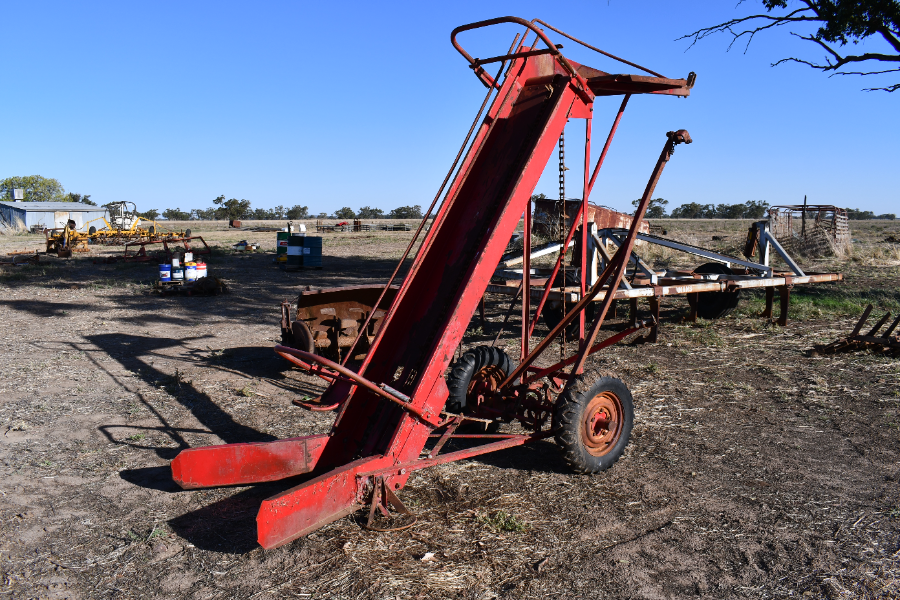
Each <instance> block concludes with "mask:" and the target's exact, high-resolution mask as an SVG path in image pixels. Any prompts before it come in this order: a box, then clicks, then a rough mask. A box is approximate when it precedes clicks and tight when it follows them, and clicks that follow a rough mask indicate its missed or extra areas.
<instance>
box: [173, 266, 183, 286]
mask: <svg viewBox="0 0 900 600" xmlns="http://www.w3.org/2000/svg"><path fill="white" fill-rule="evenodd" d="M172 281H181V282H184V269H182V268H181V267H172Z"/></svg>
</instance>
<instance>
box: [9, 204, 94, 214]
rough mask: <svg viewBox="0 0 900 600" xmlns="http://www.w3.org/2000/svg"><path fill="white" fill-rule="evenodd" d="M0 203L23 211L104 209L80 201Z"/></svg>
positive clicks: (88, 210)
mask: <svg viewBox="0 0 900 600" xmlns="http://www.w3.org/2000/svg"><path fill="white" fill-rule="evenodd" d="M0 204H3V205H4V206H10V207H12V208H18V209H19V210H24V211H32V210H35V211H51V210H53V211H57V210H67V211H69V212H94V211H99V212H103V211H105V210H106V209H105V208H104V207H102V206H91V205H90V204H84V203H82V202H0Z"/></svg>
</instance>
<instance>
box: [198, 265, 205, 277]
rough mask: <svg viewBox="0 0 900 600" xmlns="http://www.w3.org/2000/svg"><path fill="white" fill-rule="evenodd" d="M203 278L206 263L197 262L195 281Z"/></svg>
mask: <svg viewBox="0 0 900 600" xmlns="http://www.w3.org/2000/svg"><path fill="white" fill-rule="evenodd" d="M204 277H206V263H202V262H198V263H197V279H203V278H204Z"/></svg>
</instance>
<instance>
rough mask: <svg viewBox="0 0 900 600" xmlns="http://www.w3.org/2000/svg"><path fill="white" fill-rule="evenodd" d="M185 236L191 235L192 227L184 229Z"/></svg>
mask: <svg viewBox="0 0 900 600" xmlns="http://www.w3.org/2000/svg"><path fill="white" fill-rule="evenodd" d="M184 237H191V230H190V229H185V230H184Z"/></svg>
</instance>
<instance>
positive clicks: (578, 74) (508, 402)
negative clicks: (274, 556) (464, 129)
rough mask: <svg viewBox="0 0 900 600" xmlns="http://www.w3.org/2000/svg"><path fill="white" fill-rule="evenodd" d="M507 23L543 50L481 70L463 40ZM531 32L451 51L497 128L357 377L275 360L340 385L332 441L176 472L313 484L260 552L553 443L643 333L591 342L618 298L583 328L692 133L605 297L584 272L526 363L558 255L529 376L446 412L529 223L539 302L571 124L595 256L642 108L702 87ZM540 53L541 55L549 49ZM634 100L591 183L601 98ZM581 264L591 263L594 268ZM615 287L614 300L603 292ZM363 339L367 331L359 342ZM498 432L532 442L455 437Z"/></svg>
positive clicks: (274, 445)
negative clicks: (630, 123)
mask: <svg viewBox="0 0 900 600" xmlns="http://www.w3.org/2000/svg"><path fill="white" fill-rule="evenodd" d="M499 23H514V24H519V25H522V26H524V27H526V28H527V29H526V32H525V33H526V37H527V35H528V33H529V31H530V32H532V33H534V34H536V38H535V40H534V42H533V43H532V44H531V45H528V44H527V43H526V42H525V37H523V38H522V43H520V44H519V45H518V46H516V45H515V44H516V42H515V41H514V43H513V46H512V47H511V48H510V52H509V53H507V54H506V55H503V56H497V57H493V58H488V59H474V58H472V57H471V56H469V55H468V53H466V51H465V50H464V49H463V48H462V46H460V45H459V43H458V42H457V40H456V36H457V34H459V33H461V32H463V31H467V30H471V29H477V28H481V27H486V26H489V25H494V24H499ZM535 23H538V21H535V22H529V21H526V20H524V19H519V18H515V17H501V18H498V19H491V20H489V21H482V22H478V23H472V24H470V25H464V26H461V27H458V28H457V29H455V30H454V31H453V33H452V34H451V42H452V43H453V45H454V47H455V48H456V49H457V50H458V51H459V52H460V53H461V54H462V55H463V56H464V57H465V58H466V59H467V60H468V61H469V64H470V66H471V68H473V70H474V72H475V74H476V75H477V76H478V77H479V79H481V81H482V82H483V83H484V84H485V85H486V86H488V87H489V89H490V90H491V91H494V90H496V96H495V97H494V100H493V103H492V104H491V105H490V108H489V110H488V112H487V115H486V117H485V118H484V120H483V121H481V122H480V124H478V126H477V131H476V133H475V136H474V139H473V141H472V143H471V145H470V146H469V149H468V152H467V153H466V155H465V158H464V160H463V162H462V164H461V166H460V167H459V169H458V171H457V172H456V176H455V177H454V178H453V179H452V181H451V184H450V187H449V189H448V191H447V194H446V196H445V198H444V202H443V203H442V205H441V207H440V210H439V211H438V213H437V216H436V218H435V220H434V222H433V224H432V227H431V228H430V229H429V230H428V232H427V233H426V235H425V238H424V240H423V242H422V245H421V247H420V249H419V251H418V253H417V255H416V257H415V260H414V262H413V264H412V266H411V268H410V270H409V272H408V274H407V275H406V277H405V279H404V281H403V284H402V285H401V287H400V289H399V291H397V294H396V298H395V300H394V301H393V303H392V305H391V307H390V309H389V310H388V312H387V314H386V315H385V316H384V318H383V321H382V324H381V326H380V328H379V330H378V333H377V335H376V337H375V340H374V342H373V343H372V344H371V347H370V349H369V351H368V354H367V355H366V358H365V360H364V362H363V363H362V365H361V366H360V367H359V369H358V370H357V371H353V370H352V369H350V368H348V367H347V366H346V364H338V363H335V362H332V361H330V360H327V359H325V358H323V357H320V356H317V355H314V354H310V353H307V352H304V351H301V350H295V349H293V348H286V347H282V346H277V347H276V348H275V350H276V352H278V353H279V354H280V355H281V356H283V357H285V358H286V359H288V360H290V361H292V362H294V363H295V364H297V365H298V366H301V367H303V368H305V369H307V370H309V371H311V372H313V373H316V374H318V375H320V376H322V377H323V378H325V379H326V380H327V381H329V382H330V384H331V385H330V386H329V387H328V389H327V390H326V392H325V393H324V394H323V397H322V399H321V403H322V404H323V405H336V406H338V407H339V409H338V410H339V412H338V415H337V419H336V420H335V423H334V425H333V427H332V429H331V431H330V432H329V433H327V434H322V435H316V436H308V437H302V438H291V439H285V440H279V441H275V442H266V443H246V444H227V445H222V446H211V447H206V448H196V449H189V450H184V451H182V452H181V453H180V454H179V455H178V456H177V457H176V458H175V460H173V461H172V473H173V477H174V479H175V481H176V482H178V483H179V484H180V485H181V486H182V487H184V488H199V487H209V486H222V485H246V484H250V483H257V482H265V481H275V480H280V479H285V478H288V477H293V476H297V475H304V474H306V477H307V479H305V480H301V482H300V483H299V484H298V485H297V486H295V487H293V488H291V489H289V490H287V491H285V492H282V493H280V494H278V495H276V496H274V497H272V498H269V499H267V500H265V501H264V502H263V503H262V506H261V507H260V510H259V514H258V516H257V530H258V540H259V543H260V544H261V545H262V546H263V547H265V548H274V547H276V546H280V545H282V544H285V543H287V542H289V541H291V540H293V539H296V538H298V537H300V536H303V535H306V534H308V533H310V532H312V531H314V530H316V529H318V528H320V527H322V526H323V525H325V524H327V523H330V522H332V521H334V520H336V519H339V518H341V517H343V516H345V515H347V514H349V513H351V512H353V511H355V510H357V509H359V508H362V507H363V506H364V505H365V504H366V503H367V502H370V503H371V510H370V521H371V518H372V515H374V514H375V509H376V506H377V508H379V509H380V510H381V512H382V513H384V514H387V512H386V510H387V506H388V504H391V505H393V506H394V507H395V508H397V507H402V503H400V502H399V500H398V499H397V498H396V496H394V494H393V490H399V489H400V488H402V487H403V486H404V485H405V484H406V482H407V479H408V478H409V475H410V473H411V472H412V471H415V470H418V469H422V468H426V467H428V466H432V465H435V464H439V463H443V462H449V461H454V460H461V459H464V458H469V457H472V456H476V455H479V454H484V453H487V452H493V451H496V450H501V449H503V448H509V447H512V446H517V445H522V444H525V443H528V442H532V441H535V440H538V439H543V438H546V437H549V436H551V435H553V433H554V432H553V431H552V430H551V429H550V428H544V425H545V424H546V423H547V420H548V414H549V411H550V409H552V402H553V397H552V394H555V393H559V392H561V391H562V389H563V388H564V387H565V386H568V385H570V384H571V382H572V381H574V378H575V376H576V375H577V374H579V373H581V372H582V371H583V367H584V363H585V360H586V359H587V357H588V355H589V354H591V353H593V352H597V351H599V350H601V349H602V348H604V347H607V346H609V345H611V344H614V343H615V342H617V341H619V340H621V339H623V338H624V337H626V336H627V335H630V334H631V333H634V332H635V331H637V330H638V329H640V328H641V327H644V326H647V325H648V324H647V323H639V324H638V325H637V326H635V327H632V328H630V329H627V330H626V331H624V332H621V333H619V334H616V335H614V336H612V337H610V338H608V339H606V340H604V341H602V342H599V343H595V341H596V338H597V333H598V331H599V329H600V326H601V325H602V324H603V321H604V318H605V316H606V312H607V310H608V308H609V306H610V303H611V301H612V298H613V294H606V295H605V298H604V300H602V301H601V302H600V311H599V314H598V315H597V316H596V318H595V319H594V321H593V323H587V322H586V321H585V315H584V308H585V307H586V306H587V304H588V303H589V302H591V301H592V300H593V299H594V297H595V296H597V295H598V294H599V293H600V292H601V290H602V289H616V288H617V287H618V285H619V283H620V281H621V279H622V277H623V274H624V272H625V267H626V266H627V261H626V260H625V257H627V256H629V255H630V253H631V252H630V251H631V248H632V246H633V244H634V241H635V235H636V232H637V231H638V228H639V227H640V223H641V220H642V218H643V216H644V212H645V211H646V208H647V205H648V202H649V199H650V198H651V196H652V194H653V190H654V188H655V186H656V183H657V182H658V180H659V177H660V175H661V174H662V171H663V169H664V167H665V165H666V163H667V162H668V160H669V158H670V157H671V155H672V152H673V150H674V146H675V145H676V144H678V143H682V142H685V143H690V141H691V140H690V136H689V135H688V134H687V132H686V131H683V130H681V131H678V132H669V133H668V134H667V138H666V142H665V146H664V148H663V151H662V153H661V155H660V157H659V160H658V161H657V163H656V166H655V167H654V169H653V173H652V175H651V178H650V181H649V183H648V184H647V186H646V189H645V191H644V194H643V196H642V199H641V202H640V203H639V206H638V209H637V212H636V214H635V218H634V220H633V222H632V227H631V229H630V231H629V233H628V236H627V238H626V241H625V244H624V248H623V251H619V252H618V253H617V254H616V255H615V257H614V258H613V260H612V261H610V263H609V264H608V265H607V267H606V268H605V270H604V271H603V273H602V274H601V276H600V278H599V279H598V280H597V282H596V283H595V284H594V285H593V286H589V285H588V282H587V281H586V280H585V277H586V269H584V268H582V269H581V283H580V290H581V292H582V299H581V300H580V301H579V302H578V303H576V304H575V306H574V307H573V308H572V309H571V310H570V311H569V312H568V313H567V315H566V316H565V318H564V319H563V321H562V322H561V323H560V324H559V325H557V326H556V327H555V328H554V329H553V330H552V331H551V332H550V334H549V335H548V336H547V337H546V338H544V339H543V340H541V341H540V342H539V343H538V344H537V345H536V346H535V347H534V348H533V349H531V348H529V346H530V338H531V336H532V333H533V331H534V325H535V323H536V322H537V319H538V318H539V316H540V312H541V310H542V309H543V306H544V303H545V301H546V300H547V295H548V294H549V291H550V288H551V287H552V286H553V284H552V282H553V280H554V277H555V273H556V271H558V270H559V268H560V264H561V260H562V256H560V259H559V260H558V261H557V264H556V267H555V269H554V276H553V277H551V278H550V279H549V280H548V282H547V283H546V286H545V289H544V293H543V296H542V298H541V300H540V302H539V303H538V305H537V307H536V310H535V311H534V314H531V313H532V311H531V307H530V305H529V298H530V295H529V294H527V293H526V294H523V307H522V337H521V356H522V357H523V360H522V361H521V362H520V364H519V366H518V367H517V368H516V369H515V370H514V371H513V372H512V373H510V374H509V376H508V377H507V378H506V380H505V381H503V382H502V384H500V385H499V386H498V387H497V389H496V390H494V391H493V392H492V393H491V394H489V395H490V396H491V397H490V399H489V400H490V401H489V402H485V403H484V404H483V405H479V409H478V410H479V411H480V412H478V411H477V412H476V413H474V414H467V415H465V416H463V415H451V414H448V413H446V412H444V405H445V403H446V401H447V398H448V396H449V391H448V388H447V384H446V383H445V380H444V373H445V371H446V370H447V367H448V366H449V365H450V362H451V360H452V359H453V356H454V353H455V351H456V349H457V347H458V346H459V344H460V342H461V340H462V337H463V335H464V333H465V330H466V328H467V326H468V324H469V322H470V320H471V318H472V316H473V315H474V313H475V310H476V309H477V307H478V304H479V302H480V301H481V299H482V297H483V295H484V292H485V290H486V289H487V286H488V284H489V282H490V279H491V277H492V275H493V274H494V270H495V268H496V266H497V265H498V264H499V262H500V259H501V257H502V255H503V253H504V251H505V249H506V246H507V243H508V241H509V239H510V236H511V234H512V233H513V232H514V230H515V229H516V227H517V225H518V223H519V220H520V218H521V217H522V215H523V213H524V215H525V252H524V256H525V264H524V281H523V288H524V289H526V290H527V289H529V285H530V282H529V276H528V273H529V261H528V257H529V255H530V252H531V248H530V242H531V240H530V235H529V234H530V218H531V214H530V213H531V202H530V197H531V195H532V193H533V191H534V188H535V186H536V184H537V182H538V179H539V178H540V176H541V173H542V172H543V169H544V167H545V166H546V164H547V162H548V160H549V157H550V156H551V154H552V152H553V149H554V148H555V146H556V143H557V140H558V139H559V137H560V135H561V134H562V133H563V130H564V128H565V126H566V123H567V121H568V120H569V119H571V118H578V119H586V120H587V128H586V138H585V163H584V177H583V190H584V193H583V199H582V202H581V208H580V210H579V214H578V217H577V218H576V219H574V220H573V223H572V227H571V228H570V229H569V231H568V233H567V238H566V239H567V243H568V240H571V239H572V238H573V236H574V235H575V233H576V228H577V227H578V226H579V225H580V226H581V236H582V242H583V243H582V244H581V248H582V254H584V249H585V248H586V247H587V243H586V242H587V227H586V224H587V211H586V210H585V208H586V205H587V202H588V198H589V196H590V192H591V189H592V188H593V185H594V183H595V182H596V178H597V174H598V172H599V170H600V167H601V166H602V164H603V160H604V159H605V157H606V154H607V152H608V150H609V146H610V143H611V142H612V139H613V136H614V135H615V132H616V128H617V127H618V125H619V122H620V120H621V118H622V114H623V113H624V110H625V107H626V105H627V103H628V99H629V98H630V96H631V94H632V93H654V94H667V95H680V96H687V95H689V90H690V88H691V86H692V85H693V75H692V76H690V77H689V78H688V79H687V80H681V79H675V80H673V79H666V78H663V77H660V76H658V74H656V73H653V72H652V71H649V70H647V69H644V68H643V67H638V68H640V69H642V70H644V71H646V72H648V73H650V74H651V75H652V76H643V75H642V76H636V75H609V74H607V73H604V72H602V71H598V70H596V69H591V68H589V67H584V66H582V65H579V64H577V63H574V62H572V61H570V60H568V59H566V58H565V57H564V56H563V55H562V54H561V53H560V51H559V49H558V47H557V46H556V45H554V44H553V43H552V42H551V41H550V39H549V38H548V37H547V36H546V34H545V33H544V32H543V31H542V30H541V29H539V28H538V27H537V25H535ZM540 23H541V24H543V23H542V22H540ZM543 25H545V26H547V27H548V28H550V29H553V28H552V27H549V26H548V25H546V24H543ZM553 30H554V31H556V32H557V33H560V34H561V35H564V36H566V37H569V38H570V39H573V40H574V39H575V38H571V36H568V35H567V34H564V33H562V32H559V31H558V30H556V29H553ZM516 40H518V36H517V38H516ZM539 40H540V41H542V42H543V45H544V46H545V47H544V48H541V49H539V48H538V47H537V46H538V41H539ZM575 41H576V42H578V43H582V44H583V42H580V41H579V40H575ZM584 45H586V46H587V44H584ZM588 47H589V48H591V49H594V50H597V49H596V48H593V47H592V46H588ZM514 49H515V51H513V50H514ZM597 51H598V52H601V53H603V54H605V55H607V56H610V57H612V55H609V54H607V53H605V52H603V51H600V50H597ZM612 58H615V59H616V60H620V61H621V62H625V63H626V64H629V65H632V66H637V65H633V63H627V61H622V60H621V59H618V58H616V57H612ZM494 62H498V63H501V69H500V73H503V72H504V70H503V69H504V67H506V65H507V64H508V65H509V68H508V69H507V70H506V71H505V74H506V76H505V78H503V79H502V82H500V81H498V79H499V77H498V78H493V77H491V76H490V75H489V74H488V73H487V72H486V71H485V70H484V68H483V65H485V64H489V63H494ZM498 75H499V74H498ZM623 94H624V96H625V97H624V99H623V101H622V103H621V106H620V108H619V110H618V112H617V114H616V117H615V120H614V122H613V125H612V128H611V129H610V132H609V135H608V136H607V139H606V143H605V144H604V147H603V151H602V152H601V155H600V158H599V159H598V161H597V164H596V166H595V167H594V170H593V172H592V173H590V174H589V167H590V165H589V161H590V149H591V120H592V115H593V104H594V99H595V97H596V96H602V95H623ZM470 133H471V132H470ZM448 177H449V175H448ZM445 183H446V180H445ZM436 200H437V198H436ZM429 212H431V211H430V210H429ZM421 229H422V228H421V227H420V229H419V231H421ZM417 234H418V232H417ZM411 247H412V244H410V248H411ZM581 264H582V265H585V264H586V261H585V257H584V256H583V255H582V261H581ZM395 275H396V272H395ZM392 280H393V277H392ZM390 283H391V282H390V281H389V282H388V285H390ZM607 283H608V284H609V287H608V288H606V287H605V286H606V284H607ZM385 290H387V286H386V287H385ZM575 319H578V320H579V331H580V335H579V340H578V344H577V350H576V351H575V352H574V353H573V354H571V355H570V356H568V357H567V358H565V359H564V360H562V361H560V362H558V363H557V364H555V365H553V366H552V367H546V368H538V367H535V366H534V362H535V360H536V359H537V358H538V357H539V356H541V355H542V354H543V353H544V352H545V351H546V350H547V349H548V348H549V347H550V345H551V343H552V342H553V341H554V339H555V338H557V337H558V336H559V335H560V333H561V332H562V331H563V330H564V329H565V328H566V326H567V325H568V324H569V323H571V322H572V321H573V320H575ZM651 324H652V323H651ZM365 329H366V327H365V325H364V326H363V327H361V328H360V331H364V330H365ZM351 353H352V352H351ZM348 354H349V353H348ZM345 363H346V360H345ZM567 369H568V370H567ZM544 380H546V381H544ZM498 417H502V418H505V419H507V420H509V419H512V418H516V419H519V420H520V421H521V422H522V423H523V424H524V425H526V426H527V427H530V428H531V429H532V430H533V431H534V433H533V434H531V435H481V436H459V435H456V434H455V433H454V432H455V429H456V427H457V425H459V423H460V422H461V421H462V420H464V419H467V418H472V419H475V420H482V419H492V418H498ZM454 437H475V438H482V439H484V440H486V441H487V443H484V444H482V445H480V446H476V447H474V448H469V449H465V450H459V451H456V452H451V453H447V454H443V455H438V453H439V451H440V448H441V447H442V446H443V444H444V443H445V442H446V441H447V440H448V439H451V438H454ZM429 438H439V441H438V442H437V445H436V446H435V447H434V448H433V449H432V451H431V453H430V454H429V455H428V457H427V458H420V455H421V453H422V450H423V448H424V447H425V444H426V443H427V441H428V440H429ZM401 512H405V510H401Z"/></svg>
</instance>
